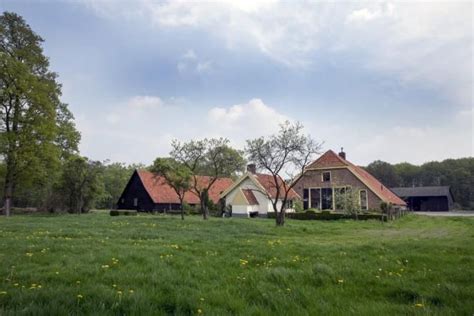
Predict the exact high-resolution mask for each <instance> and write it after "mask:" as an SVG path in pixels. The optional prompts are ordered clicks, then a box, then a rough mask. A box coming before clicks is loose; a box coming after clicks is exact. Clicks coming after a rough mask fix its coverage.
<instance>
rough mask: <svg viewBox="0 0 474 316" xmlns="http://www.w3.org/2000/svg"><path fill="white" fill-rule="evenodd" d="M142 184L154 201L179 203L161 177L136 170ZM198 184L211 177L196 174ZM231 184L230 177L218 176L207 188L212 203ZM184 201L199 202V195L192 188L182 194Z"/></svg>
mask: <svg viewBox="0 0 474 316" xmlns="http://www.w3.org/2000/svg"><path fill="white" fill-rule="evenodd" d="M137 173H138V176H139V177H140V179H141V181H142V183H143V186H144V187H145V189H146V191H147V192H148V194H149V195H150V197H151V199H152V200H153V202H154V203H173V204H175V203H176V204H179V198H178V195H177V194H176V192H175V191H174V190H173V188H172V187H171V186H169V185H168V184H167V183H166V181H165V180H164V178H163V177H161V176H157V175H155V174H153V173H152V172H149V171H146V170H138V171H137ZM197 179H198V184H199V186H207V185H208V184H209V181H210V180H211V177H208V176H198V178H197ZM231 185H232V179H230V178H219V179H217V180H216V182H214V184H213V185H212V186H211V188H210V189H209V199H211V200H212V202H214V203H216V204H217V203H218V202H219V195H220V194H221V193H222V192H223V191H225V190H226V189H227V188H228V187H230V186H231ZM184 201H185V202H186V203H188V204H199V197H198V195H197V193H196V192H195V191H194V190H191V191H188V192H186V193H185V194H184Z"/></svg>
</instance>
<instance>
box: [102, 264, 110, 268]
mask: <svg viewBox="0 0 474 316" xmlns="http://www.w3.org/2000/svg"><path fill="white" fill-rule="evenodd" d="M108 268H110V266H109V265H108V264H104V265H102V269H108Z"/></svg>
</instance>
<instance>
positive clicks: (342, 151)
mask: <svg viewBox="0 0 474 316" xmlns="http://www.w3.org/2000/svg"><path fill="white" fill-rule="evenodd" d="M339 157H341V158H342V159H344V160H346V153H345V152H344V147H341V152H340V153H339Z"/></svg>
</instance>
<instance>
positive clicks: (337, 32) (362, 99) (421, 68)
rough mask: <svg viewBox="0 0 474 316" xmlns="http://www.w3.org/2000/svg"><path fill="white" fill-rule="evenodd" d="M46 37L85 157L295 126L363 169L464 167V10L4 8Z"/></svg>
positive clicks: (90, 4) (132, 157)
mask: <svg viewBox="0 0 474 316" xmlns="http://www.w3.org/2000/svg"><path fill="white" fill-rule="evenodd" d="M0 9H2V11H3V10H8V11H14V12H17V13H19V14H20V15H22V16H23V17H24V18H25V19H26V20H27V22H28V23H29V24H30V26H31V27H32V28H33V29H34V30H35V31H36V32H37V33H39V34H40V35H41V36H42V37H43V38H44V39H45V43H44V50H45V54H46V55H47V56H49V57H50V61H51V69H52V70H54V71H56V72H57V73H58V74H59V81H60V82H61V83H62V84H63V100H64V101H65V102H67V103H69V105H70V108H71V110H72V111H73V113H74V115H75V117H76V121H77V126H78V128H79V130H80V131H81V133H82V143H81V152H82V154H83V155H86V156H88V157H90V158H92V159H97V160H104V159H110V160H112V161H122V162H143V163H150V162H151V161H152V160H153V159H154V158H155V157H157V156H163V155H166V154H167V153H168V152H169V149H170V146H169V144H170V141H171V140H172V139H173V138H177V139H181V140H189V139H193V138H202V137H214V136H224V137H227V138H229V139H230V140H231V142H232V144H233V145H234V146H236V147H239V148H243V146H244V144H245V140H246V139H249V138H254V137H257V136H260V135H268V134H271V133H273V132H275V131H276V130H277V129H278V124H279V123H280V122H282V121H285V120H294V121H296V120H298V121H301V122H302V123H303V124H304V125H305V129H306V132H307V133H309V134H311V135H312V136H313V137H314V138H315V139H317V140H319V141H324V149H325V150H326V149H334V150H338V149H339V148H340V147H344V148H345V151H346V152H347V153H348V158H349V160H351V161H353V162H354V163H357V164H362V165H363V164H367V163H369V162H371V161H373V160H376V159H381V160H385V161H389V162H393V163H395V162H402V161H409V162H412V163H422V162H425V161H431V160H441V159H445V158H457V157H466V156H473V147H474V143H473V123H474V116H473V111H472V106H473V96H472V93H473V92H472V89H473V62H472V56H473V7H472V3H471V2H469V1H465V2H455V1H449V2H436V3H430V2H420V3H409V2H353V3H351V2H307V1H301V2H297V1H295V2H291V3H290V2H278V1H252V0H250V1H242V0H240V1H238V2H232V1H218V2H213V3H211V2H202V3H198V2H191V1H170V2H168V1H160V2H158V1H149V0H136V1H133V2H132V1H96V0H77V1H62V2H55V1H40V0H37V1H26V0H0Z"/></svg>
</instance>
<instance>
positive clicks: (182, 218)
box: [180, 199, 184, 221]
mask: <svg viewBox="0 0 474 316" xmlns="http://www.w3.org/2000/svg"><path fill="white" fill-rule="evenodd" d="M180 202H181V220H183V221H184V199H180Z"/></svg>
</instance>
